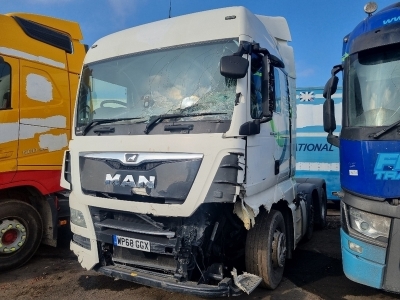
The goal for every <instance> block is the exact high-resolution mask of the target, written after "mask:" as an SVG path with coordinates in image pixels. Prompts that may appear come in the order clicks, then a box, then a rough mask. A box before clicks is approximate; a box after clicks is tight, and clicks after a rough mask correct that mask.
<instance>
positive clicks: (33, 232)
mask: <svg viewBox="0 0 400 300" xmlns="http://www.w3.org/2000/svg"><path fill="white" fill-rule="evenodd" d="M42 234H43V225H42V219H41V217H40V214H39V213H38V211H37V210H36V209H35V208H34V207H33V206H31V205H29V204H27V203H25V202H23V201H19V200H6V201H4V202H0V270H1V271H3V270H9V269H14V268H18V267H20V266H22V265H23V264H25V263H26V262H27V261H28V260H29V259H31V257H32V256H33V255H34V254H35V252H36V250H37V248H38V247H39V245H40V242H41V239H42Z"/></svg>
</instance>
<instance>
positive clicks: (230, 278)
mask: <svg viewBox="0 0 400 300" xmlns="http://www.w3.org/2000/svg"><path fill="white" fill-rule="evenodd" d="M204 20H207V22H204ZM290 40H291V37H290V32H289V28H288V25H287V22H286V20H285V19H284V18H282V17H266V16H258V15H254V14H252V13H251V12H250V11H248V10H247V9H245V8H244V7H231V8H223V9H217V10H211V11H205V12H200V13H195V14H190V15H185V16H180V17H176V18H171V19H167V20H162V21H158V22H154V23H150V24H146V25H142V26H138V27H134V28H130V29H127V30H124V31H121V32H117V33H114V34H111V35H109V36H106V37H104V38H102V39H100V40H98V41H97V42H96V43H95V44H94V45H93V46H92V47H91V49H89V51H88V53H87V56H86V58H85V61H84V66H83V70H82V76H81V81H80V88H79V92H78V99H77V103H76V112H75V120H74V122H75V131H74V136H73V139H72V140H71V141H70V144H69V151H67V152H66V153H65V162H64V175H63V176H62V178H61V184H62V186H63V187H65V188H68V189H70V191H71V194H70V208H71V229H72V231H73V233H74V234H73V240H72V241H71V249H72V250H73V251H74V253H75V254H76V255H77V256H78V260H79V262H80V263H81V265H82V266H83V267H84V268H86V269H94V270H96V271H99V272H101V273H103V274H105V275H108V276H112V277H115V278H122V279H125V280H129V281H133V282H137V283H140V284H144V285H148V286H154V287H159V288H164V289H169V290H171V291H177V292H185V293H191V294H195V295H199V296H206V297H216V296H229V295H236V294H239V293H241V292H242V291H244V292H246V293H250V292H251V291H252V290H254V288H255V287H257V286H258V285H259V284H260V283H261V285H262V286H264V287H266V288H270V289H274V288H275V287H276V286H277V285H278V284H279V282H280V281H281V279H282V274H283V269H284V266H285V261H286V259H287V258H291V256H292V252H293V250H294V249H295V248H296V245H297V244H298V242H299V241H300V240H301V239H302V238H303V237H304V238H307V239H309V238H311V235H312V231H313V226H314V224H316V225H318V226H320V227H322V226H323V225H324V224H325V216H326V195H325V196H324V193H326V192H325V191H326V186H325V182H324V181H323V180H318V179H303V182H302V183H301V184H298V183H296V182H295V180H294V177H293V176H294V172H295V158H294V154H295V124H296V122H295V118H296V106H295V68H294V55H293V50H292V48H291V47H290V46H288V41H290Z"/></svg>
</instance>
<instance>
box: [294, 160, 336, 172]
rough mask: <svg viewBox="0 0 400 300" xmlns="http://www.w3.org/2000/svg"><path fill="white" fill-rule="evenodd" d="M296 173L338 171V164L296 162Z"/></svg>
mask: <svg viewBox="0 0 400 300" xmlns="http://www.w3.org/2000/svg"><path fill="white" fill-rule="evenodd" d="M296 170H298V171H340V165H339V163H320V162H297V163H296Z"/></svg>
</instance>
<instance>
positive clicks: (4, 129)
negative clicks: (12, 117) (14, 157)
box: [0, 123, 19, 144]
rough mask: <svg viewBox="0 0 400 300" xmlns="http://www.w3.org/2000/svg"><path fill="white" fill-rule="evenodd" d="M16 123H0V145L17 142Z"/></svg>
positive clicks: (17, 125)
mask: <svg viewBox="0 0 400 300" xmlns="http://www.w3.org/2000/svg"><path fill="white" fill-rule="evenodd" d="M18 127H19V124H18V123H0V144H1V143H7V142H11V141H16V140H18Z"/></svg>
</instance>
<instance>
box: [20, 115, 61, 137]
mask: <svg viewBox="0 0 400 300" xmlns="http://www.w3.org/2000/svg"><path fill="white" fill-rule="evenodd" d="M20 123H21V125H20V131H19V138H20V139H30V138H33V137H34V136H35V134H37V133H44V132H47V131H49V130H50V129H51V128H66V127H67V119H66V117H65V116H52V117H48V118H43V119H42V118H26V119H21V120H20Z"/></svg>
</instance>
